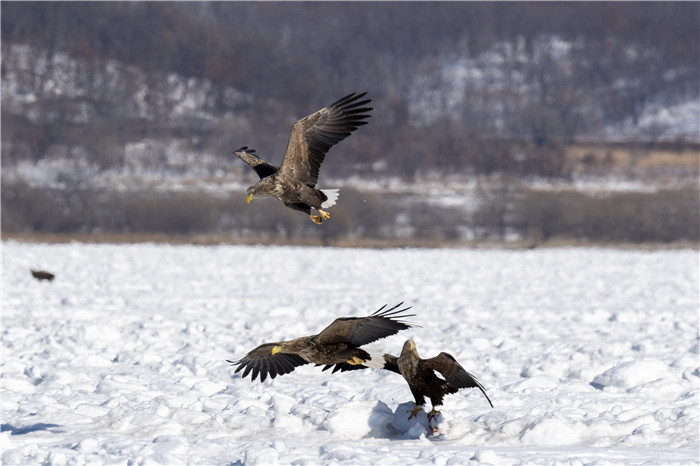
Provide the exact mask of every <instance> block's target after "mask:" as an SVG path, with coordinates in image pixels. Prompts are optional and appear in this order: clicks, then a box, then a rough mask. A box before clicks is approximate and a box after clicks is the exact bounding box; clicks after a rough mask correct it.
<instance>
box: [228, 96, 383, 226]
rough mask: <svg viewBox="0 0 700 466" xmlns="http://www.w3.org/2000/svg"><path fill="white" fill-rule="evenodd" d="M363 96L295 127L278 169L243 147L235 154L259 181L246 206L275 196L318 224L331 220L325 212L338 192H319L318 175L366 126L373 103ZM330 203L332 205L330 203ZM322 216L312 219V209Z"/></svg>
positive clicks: (348, 98)
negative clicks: (328, 155)
mask: <svg viewBox="0 0 700 466" xmlns="http://www.w3.org/2000/svg"><path fill="white" fill-rule="evenodd" d="M366 94H367V93H366V92H363V93H361V94H356V93H354V92H353V93H352V94H348V95H346V96H345V97H343V98H342V99H339V100H336V101H335V102H333V103H332V104H330V105H328V106H327V107H324V108H322V109H321V110H319V111H317V112H314V113H312V114H311V115H308V116H306V117H304V118H302V119H301V120H299V121H297V122H296V123H295V124H294V126H292V131H291V134H290V135H289V143H288V144H287V151H286V153H285V155H284V159H283V160H282V164H281V165H280V166H279V168H278V167H276V166H274V165H272V164H270V163H269V162H266V161H265V160H263V159H261V158H260V157H258V156H257V155H255V150H253V149H248V147H247V146H243V147H241V148H240V149H238V150H237V151H235V152H234V154H235V155H236V157H238V158H240V159H241V160H243V161H244V162H245V163H247V164H248V165H250V166H251V168H253V170H255V173H257V174H258V176H259V177H260V181H258V182H257V183H256V184H254V185H253V186H250V187H249V188H248V190H247V191H246V202H250V201H251V200H253V199H256V198H261V197H266V196H272V197H274V198H276V199H279V200H281V201H282V202H283V203H284V205H285V206H287V207H289V208H290V209H294V210H299V211H301V212H305V213H306V214H308V215H309V216H310V217H311V220H313V221H314V222H315V223H321V222H322V221H323V219H324V218H325V219H327V218H330V214H329V213H328V212H326V211H324V210H323V209H324V208H328V207H330V206H332V205H333V204H334V203H335V199H337V197H338V193H337V190H321V189H316V183H317V182H318V171H319V168H320V167H321V163H323V160H324V158H325V157H326V153H327V152H328V151H329V150H330V148H331V147H333V146H334V145H335V144H337V143H339V142H340V141H342V140H343V139H345V138H346V137H348V136H350V134H351V133H352V132H353V131H355V130H356V129H357V128H358V127H360V126H362V125H366V124H367V121H365V120H366V119H367V118H369V117H370V116H371V115H370V114H369V112H370V111H371V110H372V108H371V107H367V106H366V105H367V104H368V103H369V102H371V99H364V100H362V98H363V97H364V96H365V95H366ZM329 201H330V202H329ZM312 208H313V209H316V210H317V211H318V213H319V214H320V215H312V214H311V209H312Z"/></svg>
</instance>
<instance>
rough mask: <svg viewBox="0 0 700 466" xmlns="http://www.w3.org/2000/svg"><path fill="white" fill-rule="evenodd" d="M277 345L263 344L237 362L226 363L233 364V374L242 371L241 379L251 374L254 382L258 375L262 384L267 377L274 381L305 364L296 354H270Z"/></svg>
mask: <svg viewBox="0 0 700 466" xmlns="http://www.w3.org/2000/svg"><path fill="white" fill-rule="evenodd" d="M278 344H279V343H265V344H262V345H260V346H258V347H257V348H255V349H254V350H252V351H250V352H249V353H248V354H246V355H245V356H243V357H242V358H241V359H240V360H239V361H227V362H229V363H231V364H234V365H236V366H238V367H236V370H235V371H234V374H236V373H238V372H240V371H241V370H242V371H243V374H242V375H241V377H242V378H246V377H247V376H248V374H251V380H255V379H256V378H257V376H258V375H260V381H261V382H264V381H265V379H266V378H267V376H268V375H269V376H270V378H271V379H274V378H275V377H277V376H278V375H284V374H288V373H290V372H292V371H293V370H294V369H295V368H296V367H297V366H302V365H304V364H307V362H306V361H304V359H303V358H302V357H301V356H299V355H296V354H287V353H277V354H274V355H273V354H272V348H273V347H274V346H276V345H278Z"/></svg>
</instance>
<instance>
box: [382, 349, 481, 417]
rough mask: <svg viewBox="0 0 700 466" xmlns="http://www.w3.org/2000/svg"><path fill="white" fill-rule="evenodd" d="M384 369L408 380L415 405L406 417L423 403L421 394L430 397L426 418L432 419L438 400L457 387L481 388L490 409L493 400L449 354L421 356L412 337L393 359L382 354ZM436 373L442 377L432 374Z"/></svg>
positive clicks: (439, 402)
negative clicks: (431, 356)
mask: <svg viewBox="0 0 700 466" xmlns="http://www.w3.org/2000/svg"><path fill="white" fill-rule="evenodd" d="M385 359H386V364H385V366H384V368H385V369H388V370H392V371H394V372H397V369H398V372H399V373H400V374H401V375H402V376H403V378H404V379H406V382H408V387H409V388H410V389H411V393H412V394H413V397H414V398H415V400H416V407H415V409H414V410H413V412H412V413H411V415H410V416H409V417H408V418H409V419H410V418H412V417H413V416H415V415H416V414H417V413H418V411H420V409H421V408H422V407H423V405H424V404H425V397H426V396H427V397H428V398H430V403H431V404H432V406H433V408H432V410H431V411H430V413H428V418H432V417H433V416H434V415H435V414H436V413H438V411H437V410H436V407H437V406H440V405H442V399H443V398H444V396H445V395H447V394H450V393H457V391H458V390H459V389H460V388H472V387H476V388H478V389H479V390H481V393H483V394H484V396H485V397H486V399H487V400H488V402H489V404H490V405H491V407H492V408H493V403H491V400H490V399H489V397H488V395H487V394H486V390H484V387H483V386H482V385H481V384H480V383H479V382H478V381H477V380H476V379H475V378H474V376H473V375H471V374H470V373H469V372H467V371H466V370H464V368H463V367H462V366H461V365H460V364H459V363H458V362H457V361H456V360H455V358H453V357H452V356H451V355H450V354H448V353H445V352H442V353H440V354H438V355H437V356H435V357H434V358H429V359H421V358H420V356H418V351H417V350H416V344H415V342H414V341H413V340H407V341H406V342H405V343H404V344H403V348H402V350H401V355H400V356H399V357H398V358H396V357H393V356H391V355H385ZM436 372H438V373H440V374H441V375H442V376H443V377H444V379H441V378H440V377H438V376H437V375H436Z"/></svg>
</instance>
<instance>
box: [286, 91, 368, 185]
mask: <svg viewBox="0 0 700 466" xmlns="http://www.w3.org/2000/svg"><path fill="white" fill-rule="evenodd" d="M365 94H367V93H366V92H363V93H361V94H355V93H354V92H353V93H352V94H349V95H346V96H345V97H343V98H342V99H340V100H337V101H335V102H333V103H332V104H330V105H329V106H327V107H325V108H322V109H321V110H319V111H318V112H315V113H312V114H311V115H309V116H307V117H304V118H302V119H301V120H299V121H297V122H296V123H295V124H294V126H293V127H292V132H291V134H290V136H289V144H287V152H286V153H285V155H284V160H283V161H282V164H281V165H280V173H281V174H283V175H284V176H288V177H290V178H294V179H295V180H298V181H301V182H302V183H306V184H307V185H309V186H311V187H312V188H313V187H314V186H316V183H317V182H318V170H319V168H320V166H321V163H323V159H324V158H325V157H326V152H328V151H329V150H330V148H331V147H333V145H335V144H337V143H339V142H340V141H342V140H343V139H345V138H346V137H348V136H350V133H352V132H353V131H355V130H356V129H357V128H358V127H360V126H362V125H366V124H367V122H366V121H364V120H366V119H367V118H369V117H370V115H369V113H368V112H369V111H370V110H372V108H371V107H363V106H364V105H366V104H368V103H369V102H371V99H365V100H360V99H361V98H362V97H364V96H365Z"/></svg>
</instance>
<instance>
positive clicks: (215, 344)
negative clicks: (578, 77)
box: [0, 241, 700, 465]
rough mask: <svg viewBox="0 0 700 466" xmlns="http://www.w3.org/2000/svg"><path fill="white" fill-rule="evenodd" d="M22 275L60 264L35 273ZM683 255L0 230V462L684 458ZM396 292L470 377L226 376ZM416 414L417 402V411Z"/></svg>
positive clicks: (693, 336) (688, 276)
mask: <svg viewBox="0 0 700 466" xmlns="http://www.w3.org/2000/svg"><path fill="white" fill-rule="evenodd" d="M30 268H42V269H45V270H48V271H51V272H54V273H55V274H56V279H55V280H54V281H53V282H51V283H49V282H38V281H36V280H35V279H33V278H32V277H31V275H30V273H29V269H30ZM698 293H699V290H698V253H697V251H693V250H666V251H653V252H650V251H631V250H616V249H596V248H571V249H569V248H562V249H543V250H532V251H509V250H471V249H384V250H376V249H335V248H302V247H258V246H173V245H158V244H139V245H93V244H78V243H72V244H57V245H48V244H28V243H21V242H15V241H5V242H4V243H2V378H1V379H0V380H1V382H2V432H1V433H0V440H1V444H0V447H1V450H2V463H3V464H66V463H70V464H86V463H88V464H105V463H108V464H248V465H254V464H265V465H267V464H299V465H304V464H353V465H354V464H400V465H405V464H421V465H422V464H439V465H444V464H478V463H488V464H553V463H565V464H697V462H698V459H699V458H698V445H699V439H698V421H699V408H698V400H699V398H698V394H699V391H700V370H699V368H698ZM400 301H405V303H406V305H410V306H413V309H412V310H413V311H414V312H415V313H416V316H415V317H413V318H411V320H412V321H413V322H414V323H416V324H418V325H420V326H421V327H420V328H419V327H415V328H412V329H410V330H408V331H404V332H401V333H400V334H398V335H394V336H392V337H389V338H387V339H384V340H380V341H379V342H378V344H379V345H380V346H381V347H382V348H383V349H385V350H386V351H387V352H391V353H394V354H397V353H398V352H399V351H400V349H401V345H402V343H403V342H404V341H405V340H406V339H407V338H413V339H414V340H415V341H416V344H417V347H418V351H419V353H420V354H421V356H423V357H430V356H434V355H436V354H437V353H438V352H440V351H448V352H450V353H451V354H452V355H453V356H454V357H455V358H456V359H457V360H458V361H459V362H460V363H461V364H462V365H463V366H464V367H465V368H466V369H467V370H468V371H470V372H471V373H473V374H474V375H475V376H476V377H477V378H478V379H479V381H480V382H481V383H482V384H483V385H484V386H485V388H486V390H487V392H488V394H489V396H490V397H491V399H492V400H493V403H494V406H495V407H494V408H493V409H492V408H490V407H489V405H488V403H487V402H486V400H485V399H484V397H483V396H482V394H481V393H480V392H479V391H478V390H476V389H465V390H460V391H459V392H458V393H457V394H453V395H448V396H446V397H445V402H444V405H443V406H442V408H441V412H442V421H441V424H440V433H439V434H438V435H429V434H428V433H427V430H426V427H425V426H426V419H425V413H421V414H420V415H419V416H418V419H412V420H411V421H409V420H408V413H409V412H410V410H411V409H412V408H413V398H412V396H411V393H410V391H409V389H408V386H407V385H406V383H405V382H404V380H403V379H402V378H401V377H399V376H398V375H396V374H394V373H391V372H388V371H384V370H377V369H364V370H357V371H351V372H348V373H336V374H330V371H326V372H322V371H321V370H320V368H319V367H313V366H311V365H306V366H302V367H300V368H297V369H296V370H295V371H294V372H292V373H290V374H287V375H284V376H280V377H277V378H276V379H274V380H270V379H269V378H268V380H266V381H265V382H264V383H260V382H259V381H257V380H256V381H255V382H251V380H250V378H246V379H242V378H241V377H240V376H239V375H238V374H237V375H233V369H232V367H231V366H230V365H229V364H228V363H226V361H225V360H226V359H232V360H237V359H239V358H240V357H242V356H243V355H244V354H245V353H247V352H248V351H249V350H251V349H253V348H254V347H256V346H257V345H259V344H261V343H263V342H268V341H278V340H280V339H288V338H295V337H299V336H303V335H310V334H313V333H317V332H318V331H320V330H322V329H323V328H324V327H325V326H326V325H328V324H330V323H331V322H332V321H333V319H335V318H336V317H340V316H364V315H368V314H370V313H371V312H373V311H375V310H376V309H378V308H379V307H380V306H382V305H384V304H388V305H390V306H391V305H394V304H397V303H398V302H400ZM426 408H428V409H429V408H430V407H429V404H428V406H426Z"/></svg>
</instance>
